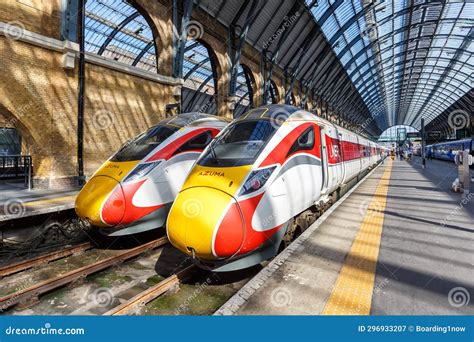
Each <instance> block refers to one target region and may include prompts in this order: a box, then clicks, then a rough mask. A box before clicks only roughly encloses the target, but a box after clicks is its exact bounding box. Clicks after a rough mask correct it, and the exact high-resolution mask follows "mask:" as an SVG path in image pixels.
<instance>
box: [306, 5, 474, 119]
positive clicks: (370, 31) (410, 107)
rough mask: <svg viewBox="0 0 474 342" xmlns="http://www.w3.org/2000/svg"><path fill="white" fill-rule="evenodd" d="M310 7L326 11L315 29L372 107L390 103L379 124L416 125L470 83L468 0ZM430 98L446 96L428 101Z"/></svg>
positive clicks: (472, 10) (471, 14)
mask: <svg viewBox="0 0 474 342" xmlns="http://www.w3.org/2000/svg"><path fill="white" fill-rule="evenodd" d="M306 2H307V3H310V1H308V0H307V1H306ZM362 5H364V8H363V9H362ZM311 11H312V12H313V14H314V16H315V18H316V20H317V21H322V20H323V18H327V19H326V20H325V21H324V22H321V23H320V24H322V31H323V33H324V34H325V36H326V38H327V39H328V40H329V41H331V42H333V49H334V51H335V52H336V54H338V57H339V58H340V60H341V63H342V64H343V65H344V67H345V68H346V70H348V74H349V76H350V77H351V79H352V81H353V82H354V85H355V86H356V88H357V89H358V91H359V93H360V94H361V96H362V98H364V99H365V100H366V104H367V106H368V107H369V109H370V110H371V111H372V114H375V112H374V110H375V108H377V107H376V105H375V104H377V103H386V104H389V105H387V108H385V118H386V120H380V119H378V120H377V121H378V123H379V126H380V125H382V126H383V125H394V124H397V123H404V124H407V125H414V126H417V125H419V119H420V118H421V117H423V116H425V117H426V118H427V119H428V114H426V113H425V109H427V108H430V113H429V118H430V119H432V118H435V117H436V116H437V115H439V114H441V113H442V111H443V109H444V108H445V107H446V108H447V107H449V106H450V105H451V104H452V103H454V102H455V101H456V100H457V99H459V98H460V97H461V96H463V95H464V94H465V93H466V92H467V91H468V90H469V89H470V88H472V86H473V83H474V80H472V78H473V77H472V75H473V70H474V69H473V68H474V64H473V63H474V57H473V50H474V45H473V44H474V43H473V40H472V36H473V35H474V2H467V1H455V0H452V1H446V2H427V1H424V0H418V1H409V0H401V1H395V0H385V1H342V2H339V1H328V0H320V1H318V2H317V5H315V6H313V7H312V8H311ZM360 11H364V13H361V15H359V16H358V15H357V14H358V13H359V12H360ZM351 23H352V24H351ZM344 24H347V27H343V26H344ZM344 30H345V32H341V31H344ZM469 36H470V37H469ZM407 39H408V41H407ZM375 61H377V62H375ZM358 68H359V70H358ZM369 68H370V69H369ZM377 74H378V76H377ZM466 75H469V76H470V77H469V76H466ZM369 82H370V83H369ZM462 82H464V84H462ZM369 84H370V85H369ZM415 95H416V96H415ZM435 97H436V98H439V99H443V101H445V102H446V103H443V106H432V105H431V104H430V103H431V102H432V101H433V99H434V98H435ZM368 101H370V103H369V102H368ZM377 110H380V108H377ZM379 117H382V119H383V117H384V115H381V116H379ZM402 120H403V122H401V121H402ZM428 122H429V121H428ZM428 122H427V123H428Z"/></svg>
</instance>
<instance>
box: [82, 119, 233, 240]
mask: <svg viewBox="0 0 474 342" xmlns="http://www.w3.org/2000/svg"><path fill="white" fill-rule="evenodd" d="M226 125H227V122H226V121H225V120H222V119H220V118H218V117H215V116H211V115H208V114H200V113H187V114H181V115H179V116H177V117H173V118H169V119H165V120H163V121H161V122H160V123H159V124H158V125H156V126H153V127H152V128H150V129H149V130H148V131H146V132H144V133H142V134H140V135H139V136H137V137H136V138H135V139H134V140H132V141H130V142H127V143H126V144H124V145H123V146H122V147H121V148H120V150H119V151H118V152H117V153H115V154H114V155H113V156H112V157H111V158H110V159H109V160H108V161H107V162H105V163H104V165H103V166H102V167H101V168H99V170H98V171H97V172H96V173H94V174H93V175H92V177H91V179H90V180H89V181H88V182H87V183H86V185H85V186H84V187H83V189H82V190H81V191H80V193H79V195H78V197H77V199H76V213H77V214H78V216H79V217H81V218H83V219H85V220H87V221H89V222H90V223H91V224H92V225H93V226H95V227H98V228H100V229H101V232H102V233H104V234H106V235H112V236H117V235H127V234H133V233H138V232H142V231H145V230H149V229H154V228H159V227H162V226H163V225H164V222H165V220H166V217H167V214H168V212H169V209H170V207H171V204H172V203H173V201H174V199H175V197H176V195H177V194H178V192H179V190H180V189H181V187H182V185H183V183H184V181H185V179H186V177H187V175H188V173H189V171H190V170H191V168H192V166H193V165H194V163H195V161H196V159H197V158H198V157H199V155H200V153H201V152H202V150H203V149H204V148H205V147H206V146H207V145H208V144H209V142H210V141H211V140H212V139H213V138H214V137H215V136H216V135H217V134H218V133H219V132H220V131H221V129H222V128H224V127H225V126H226Z"/></svg>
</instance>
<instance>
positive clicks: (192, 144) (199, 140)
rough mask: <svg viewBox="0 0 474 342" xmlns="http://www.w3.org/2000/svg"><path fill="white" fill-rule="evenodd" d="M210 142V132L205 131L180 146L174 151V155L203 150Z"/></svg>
mask: <svg viewBox="0 0 474 342" xmlns="http://www.w3.org/2000/svg"><path fill="white" fill-rule="evenodd" d="M211 140H212V134H211V132H210V131H206V132H204V133H201V134H199V135H198V136H196V137H194V138H192V139H191V140H189V141H188V142H187V143H185V144H184V145H183V146H181V147H180V148H179V149H178V150H176V152H175V154H177V153H182V152H186V151H199V150H204V149H205V148H206V146H207V145H208V144H209V143H210V142H211Z"/></svg>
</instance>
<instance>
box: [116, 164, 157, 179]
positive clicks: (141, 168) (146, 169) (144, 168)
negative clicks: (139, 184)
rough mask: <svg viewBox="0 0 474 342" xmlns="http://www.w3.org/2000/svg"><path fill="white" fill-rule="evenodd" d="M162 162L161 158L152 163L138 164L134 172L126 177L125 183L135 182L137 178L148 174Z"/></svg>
mask: <svg viewBox="0 0 474 342" xmlns="http://www.w3.org/2000/svg"><path fill="white" fill-rule="evenodd" d="M160 164H161V160H158V161H156V162H152V163H146V164H140V165H137V167H136V168H135V169H134V170H133V171H132V172H130V174H129V175H128V176H127V177H125V179H124V180H123V182H124V183H126V182H133V181H135V180H137V179H140V178H142V177H145V176H146V175H147V174H149V173H150V172H151V170H153V169H154V168H155V167H157V166H158V165H160Z"/></svg>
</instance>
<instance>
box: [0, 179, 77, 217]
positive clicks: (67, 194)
mask: <svg viewBox="0 0 474 342" xmlns="http://www.w3.org/2000/svg"><path fill="white" fill-rule="evenodd" d="M78 192H79V189H65V190H29V191H28V190H25V189H23V188H22V187H21V186H20V185H15V184H2V185H1V186H0V222H5V221H9V220H12V219H18V218H22V217H29V216H34V215H40V214H48V213H51V212H57V211H62V210H67V209H72V208H74V201H75V199H76V195H77V193H78Z"/></svg>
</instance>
